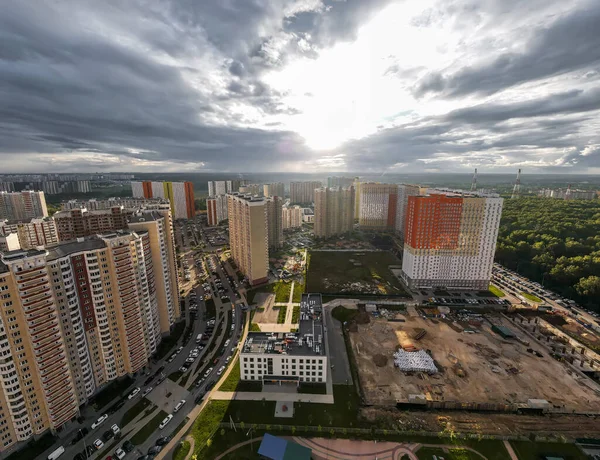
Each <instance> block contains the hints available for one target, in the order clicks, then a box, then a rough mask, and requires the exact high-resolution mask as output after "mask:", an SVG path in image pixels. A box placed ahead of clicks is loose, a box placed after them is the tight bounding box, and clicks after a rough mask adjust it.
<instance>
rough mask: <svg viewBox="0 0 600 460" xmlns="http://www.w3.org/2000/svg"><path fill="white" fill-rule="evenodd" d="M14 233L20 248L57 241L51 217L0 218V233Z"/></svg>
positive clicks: (31, 247) (46, 244)
mask: <svg viewBox="0 0 600 460" xmlns="http://www.w3.org/2000/svg"><path fill="white" fill-rule="evenodd" d="M8 234H16V235H17V236H18V238H19V245H20V246H21V249H34V248H37V247H38V246H48V245H51V244H56V243H58V231H57V229H56V223H55V221H54V219H53V218H51V217H44V218H39V219H31V220H30V221H29V222H27V221H24V222H20V221H8V220H0V235H8Z"/></svg>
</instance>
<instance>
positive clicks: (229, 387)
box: [219, 359, 240, 391]
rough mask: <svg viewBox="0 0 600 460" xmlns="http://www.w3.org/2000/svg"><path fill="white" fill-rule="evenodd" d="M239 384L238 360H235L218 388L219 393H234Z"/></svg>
mask: <svg viewBox="0 0 600 460" xmlns="http://www.w3.org/2000/svg"><path fill="white" fill-rule="evenodd" d="M239 383H240V360H239V359H236V360H235V363H234V365H233V368H232V369H231V372H229V375H228V376H227V378H226V379H225V381H224V382H223V384H222V385H221V386H220V387H219V391H235V390H236V388H237V386H238V384H239Z"/></svg>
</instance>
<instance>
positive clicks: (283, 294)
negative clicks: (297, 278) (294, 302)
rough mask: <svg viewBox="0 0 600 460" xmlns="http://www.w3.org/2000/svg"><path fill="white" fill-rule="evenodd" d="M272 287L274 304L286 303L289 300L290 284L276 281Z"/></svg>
mask: <svg viewBox="0 0 600 460" xmlns="http://www.w3.org/2000/svg"><path fill="white" fill-rule="evenodd" d="M274 286H275V288H274V292H275V302H288V301H289V300H290V292H291V291H292V283H286V282H284V281H278V282H277V283H275V284H274Z"/></svg>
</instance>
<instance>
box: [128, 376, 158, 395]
mask: <svg viewBox="0 0 600 460" xmlns="http://www.w3.org/2000/svg"><path fill="white" fill-rule="evenodd" d="M150 381H152V378H150ZM140 391H141V390H140V388H134V389H133V391H132V392H131V393H129V396H127V399H133V398H135V396H136V395H137V394H138V393H139V392H140Z"/></svg>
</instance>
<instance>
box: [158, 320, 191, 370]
mask: <svg viewBox="0 0 600 460" xmlns="http://www.w3.org/2000/svg"><path fill="white" fill-rule="evenodd" d="M184 328H185V321H180V322H178V323H177V324H175V326H174V327H173V332H171V334H170V335H169V336H168V337H165V338H164V339H162V342H160V345H158V349H157V350H156V353H155V355H154V359H156V360H159V359H162V358H164V357H165V356H167V354H169V352H170V351H171V350H172V349H173V347H174V346H175V345H177V341H178V340H179V337H181V336H182V334H183V329H184Z"/></svg>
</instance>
